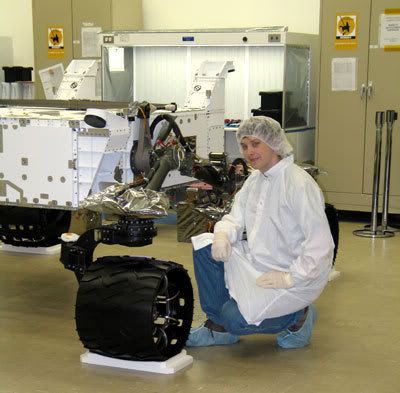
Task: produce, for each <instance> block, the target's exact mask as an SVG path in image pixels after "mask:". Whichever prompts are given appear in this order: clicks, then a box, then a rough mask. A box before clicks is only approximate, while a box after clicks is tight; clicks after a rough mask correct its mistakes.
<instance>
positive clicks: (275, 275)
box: [256, 270, 294, 289]
mask: <svg viewBox="0 0 400 393" xmlns="http://www.w3.org/2000/svg"><path fill="white" fill-rule="evenodd" d="M256 284H257V285H258V286H259V287H263V288H276V289H278V288H280V289H287V288H292V287H293V286H294V284H293V279H292V276H291V275H290V273H287V272H279V271H277V270H272V271H270V272H267V273H264V274H262V275H261V276H260V277H258V278H257V280H256Z"/></svg>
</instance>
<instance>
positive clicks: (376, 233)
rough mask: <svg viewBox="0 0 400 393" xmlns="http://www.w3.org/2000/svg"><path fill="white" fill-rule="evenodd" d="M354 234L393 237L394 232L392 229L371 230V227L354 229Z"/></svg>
mask: <svg viewBox="0 0 400 393" xmlns="http://www.w3.org/2000/svg"><path fill="white" fill-rule="evenodd" d="M353 235H356V236H361V237H372V238H382V237H393V236H394V232H391V231H379V230H377V231H371V230H369V229H357V230H355V231H353Z"/></svg>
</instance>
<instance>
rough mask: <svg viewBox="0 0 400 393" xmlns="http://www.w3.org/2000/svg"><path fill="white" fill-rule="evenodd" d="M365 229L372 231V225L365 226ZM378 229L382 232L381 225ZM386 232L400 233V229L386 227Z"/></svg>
mask: <svg viewBox="0 0 400 393" xmlns="http://www.w3.org/2000/svg"><path fill="white" fill-rule="evenodd" d="M364 228H365V229H369V230H371V224H368V225H365V226H364ZM376 229H377V230H378V231H382V225H379V226H378V227H377V228H376ZM386 231H389V232H400V228H396V227H391V226H389V225H388V226H387V227H386V229H385V230H384V232H386Z"/></svg>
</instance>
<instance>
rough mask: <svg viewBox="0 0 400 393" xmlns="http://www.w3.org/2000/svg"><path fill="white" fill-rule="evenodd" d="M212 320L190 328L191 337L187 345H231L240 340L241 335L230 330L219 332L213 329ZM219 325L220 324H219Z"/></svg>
mask: <svg viewBox="0 0 400 393" xmlns="http://www.w3.org/2000/svg"><path fill="white" fill-rule="evenodd" d="M210 325H211V326H212V325H213V323H212V322H211V321H208V320H207V321H206V322H205V323H204V324H203V325H201V326H199V327H198V328H195V329H190V334H189V337H188V339H187V341H186V346H187V347H208V346H211V345H229V344H235V343H237V342H238V341H239V339H240V336H236V335H235V334H231V333H228V332H225V331H224V332H217V331H216V330H211V329H210ZM217 326H218V325H217Z"/></svg>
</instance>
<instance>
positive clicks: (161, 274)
mask: <svg viewBox="0 0 400 393" xmlns="http://www.w3.org/2000/svg"><path fill="white" fill-rule="evenodd" d="M192 318H193V289H192V285H191V282H190V278H189V276H188V274H187V271H186V270H185V269H184V268H183V267H182V266H181V265H179V264H176V263H174V262H167V261H162V260H156V259H154V258H147V257H128V256H123V257H119V256H117V257H103V258H99V259H97V261H95V262H94V263H93V264H92V265H91V266H90V267H89V268H88V269H87V271H86V272H85V274H84V276H83V277H82V280H81V282H80V285H79V290H78V294H77V298H76V327H77V331H78V334H79V338H80V340H81V341H82V343H83V345H84V346H85V348H87V349H89V350H90V351H91V352H95V353H99V354H102V355H106V356H111V357H115V358H120V359H126V360H140V361H144V360H148V361H163V360H166V359H168V358H170V357H172V356H174V355H177V354H178V353H180V352H181V350H182V348H183V347H184V345H185V343H186V340H187V338H188V335H189V331H190V326H191V323H192Z"/></svg>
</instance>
